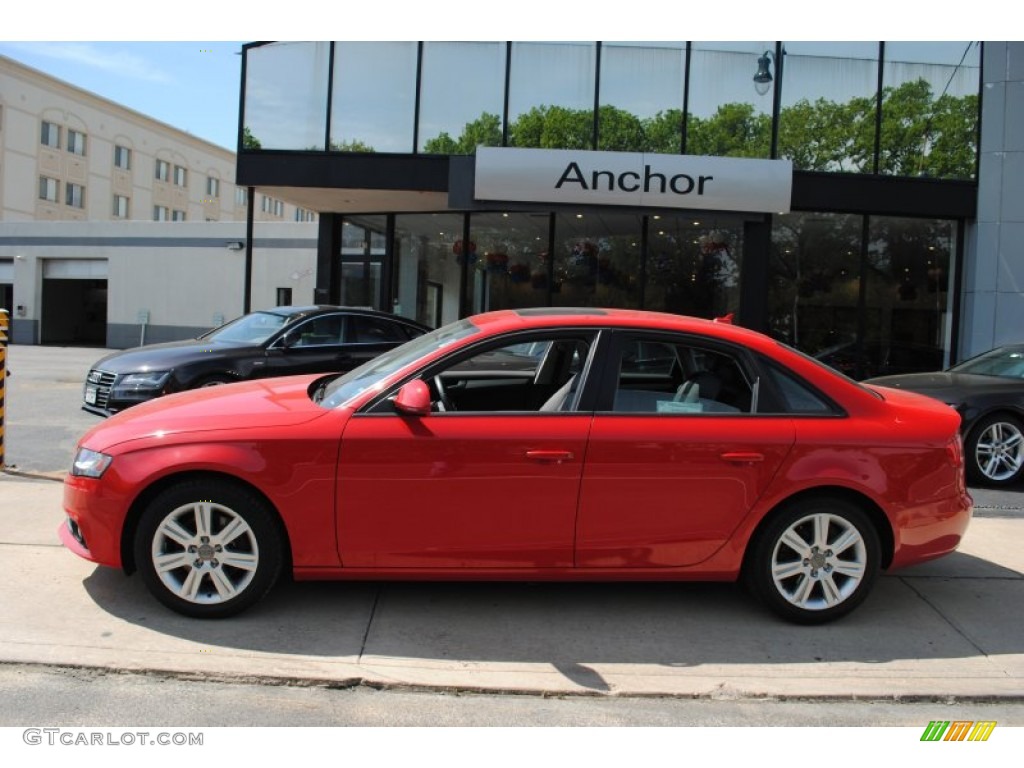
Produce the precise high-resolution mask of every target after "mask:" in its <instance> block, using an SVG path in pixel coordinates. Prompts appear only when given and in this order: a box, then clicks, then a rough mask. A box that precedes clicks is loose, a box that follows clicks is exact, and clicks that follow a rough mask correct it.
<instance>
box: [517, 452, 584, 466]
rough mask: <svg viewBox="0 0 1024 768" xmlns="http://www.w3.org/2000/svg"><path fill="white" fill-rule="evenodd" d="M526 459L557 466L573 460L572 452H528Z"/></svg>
mask: <svg viewBox="0 0 1024 768" xmlns="http://www.w3.org/2000/svg"><path fill="white" fill-rule="evenodd" d="M526 458H528V459H533V460H534V461H552V462H554V463H556V464H560V463H561V462H563V461H571V460H572V458H573V454H572V451H543V450H538V451H527V452H526Z"/></svg>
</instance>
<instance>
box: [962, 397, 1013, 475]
mask: <svg viewBox="0 0 1024 768" xmlns="http://www.w3.org/2000/svg"><path fill="white" fill-rule="evenodd" d="M965 448H966V451H965V453H966V454H967V474H968V477H970V479H971V480H972V481H974V482H976V483H982V484H984V485H990V486H1006V485H1013V484H1014V483H1016V482H1017V481H1019V480H1020V479H1021V476H1022V475H1024V427H1022V426H1021V422H1020V420H1019V419H1017V418H1016V417H1014V416H1011V415H1009V414H1000V413H997V414H993V415H992V416H987V417H985V418H984V419H982V420H981V421H979V422H978V423H977V424H976V425H975V426H974V428H973V429H972V430H971V433H970V434H969V435H968V436H967V444H966V446H965Z"/></svg>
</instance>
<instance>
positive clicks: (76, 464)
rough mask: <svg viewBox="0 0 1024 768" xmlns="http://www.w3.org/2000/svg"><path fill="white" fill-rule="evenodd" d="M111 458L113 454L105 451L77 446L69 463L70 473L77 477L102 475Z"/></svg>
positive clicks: (112, 458)
mask: <svg viewBox="0 0 1024 768" xmlns="http://www.w3.org/2000/svg"><path fill="white" fill-rule="evenodd" d="M113 460H114V457H113V456H107V454H105V453H100V452H99V451H90V450H89V449H88V448H79V449H78V453H76V454H75V460H74V461H73V462H72V464H71V474H72V475H75V476H77V477H102V476H103V473H104V472H106V471H107V467H109V466H110V462H111V461H113Z"/></svg>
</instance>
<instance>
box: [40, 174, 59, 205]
mask: <svg viewBox="0 0 1024 768" xmlns="http://www.w3.org/2000/svg"><path fill="white" fill-rule="evenodd" d="M59 197H60V182H59V181H57V180H56V179H50V178H47V177H46V176H40V177H39V199H40V200H46V201H47V202H51V203H56V202H57V199H58V198H59Z"/></svg>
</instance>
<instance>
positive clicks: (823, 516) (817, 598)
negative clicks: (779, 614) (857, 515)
mask: <svg viewBox="0 0 1024 768" xmlns="http://www.w3.org/2000/svg"><path fill="white" fill-rule="evenodd" d="M867 563H868V550H867V546H866V544H865V542H864V537H863V536H862V535H861V533H860V531H859V530H858V529H857V527H856V526H854V525H853V524H852V523H851V522H850V521H849V520H847V519H846V518H844V517H841V516H838V515H833V514H829V513H827V512H818V513H815V514H812V515H808V516H806V517H802V518H800V519H799V520H797V521H796V522H794V523H793V524H792V525H790V526H789V527H788V528H786V530H785V531H784V532H783V533H782V535H781V536H780V537H779V538H778V540H777V541H776V542H775V547H774V549H773V551H772V558H771V572H772V580H773V581H774V583H775V588H776V589H777V590H778V593H779V594H780V595H781V596H782V597H783V598H784V599H785V600H786V601H787V602H789V603H790V604H791V605H794V606H796V607H797V608H801V609H803V610H808V611H821V610H825V609H827V608H832V607H834V606H836V605H839V604H840V603H842V602H843V601H844V600H846V599H847V598H848V597H850V596H851V595H852V594H853V593H854V592H855V591H856V590H857V587H858V586H859V585H860V583H861V581H862V580H863V579H864V575H865V573H866V569H867Z"/></svg>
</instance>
